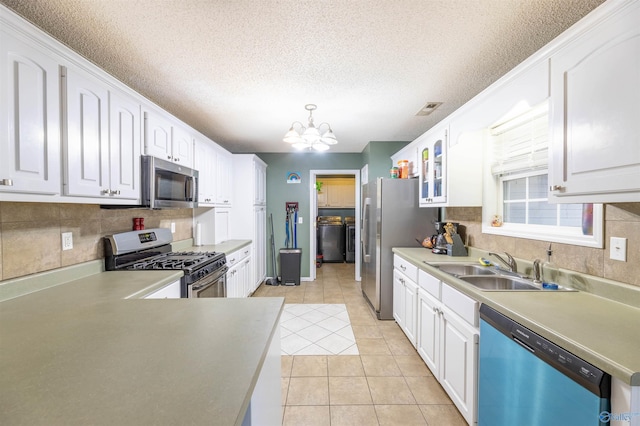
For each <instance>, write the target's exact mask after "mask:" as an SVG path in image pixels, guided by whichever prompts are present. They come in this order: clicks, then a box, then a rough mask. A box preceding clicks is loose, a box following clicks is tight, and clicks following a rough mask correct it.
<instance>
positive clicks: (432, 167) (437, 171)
mask: <svg viewBox="0 0 640 426" xmlns="http://www.w3.org/2000/svg"><path fill="white" fill-rule="evenodd" d="M446 136H447V132H446V130H443V131H441V132H438V133H436V134H434V135H433V136H432V137H430V138H428V139H427V140H425V143H424V145H423V146H422V148H421V149H420V158H421V162H422V165H421V166H422V167H421V169H420V204H421V205H429V204H434V203H445V202H446V201H447V197H446V161H445V158H446V153H445V150H446Z"/></svg>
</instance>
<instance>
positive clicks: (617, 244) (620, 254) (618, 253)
mask: <svg viewBox="0 0 640 426" xmlns="http://www.w3.org/2000/svg"><path fill="white" fill-rule="evenodd" d="M609 246H610V248H609V258H610V259H611V260H620V261H622V262H626V261H627V239H626V238H618V237H611V240H609Z"/></svg>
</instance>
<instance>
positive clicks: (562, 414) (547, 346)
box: [478, 304, 611, 426]
mask: <svg viewBox="0 0 640 426" xmlns="http://www.w3.org/2000/svg"><path fill="white" fill-rule="evenodd" d="M479 353H480V360H479V379H478V382H479V386H478V426H512V425H528V426H554V425H557V426H573V425H575V426H589V425H594V426H595V425H599V426H604V425H606V424H608V422H605V421H603V420H606V418H605V417H606V416H603V413H606V412H608V411H610V400H609V397H610V392H611V376H610V375H609V374H607V373H605V372H603V371H602V370H599V369H598V368H596V367H594V366H593V365H591V364H589V363H587V362H586V361H584V360H583V359H581V358H578V357H577V356H575V355H573V354H571V353H569V352H568V351H566V350H564V349H562V348H561V347H559V346H558V345H556V344H554V343H552V342H550V341H549V340H547V339H545V338H543V337H541V336H539V335H538V334H536V333H534V332H533V331H531V330H529V329H527V328H525V327H523V326H522V325H520V324H518V323H517V322H515V321H513V320H512V319H510V318H508V317H506V316H504V315H502V314H500V313H499V312H497V311H496V310H494V309H492V308H490V307H488V306H487V305H484V304H483V305H482V306H481V307H480V349H479Z"/></svg>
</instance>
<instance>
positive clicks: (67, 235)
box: [62, 232, 73, 250]
mask: <svg viewBox="0 0 640 426" xmlns="http://www.w3.org/2000/svg"><path fill="white" fill-rule="evenodd" d="M72 248H73V233H72V232H63V233H62V250H71V249H72Z"/></svg>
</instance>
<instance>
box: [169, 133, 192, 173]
mask: <svg viewBox="0 0 640 426" xmlns="http://www.w3.org/2000/svg"><path fill="white" fill-rule="evenodd" d="M171 156H172V157H173V159H172V161H173V162H174V163H177V164H180V165H182V166H185V167H189V168H193V138H192V137H191V134H190V133H189V132H188V131H187V130H186V129H184V128H183V127H181V126H177V125H176V126H173V140H172V145H171Z"/></svg>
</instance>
